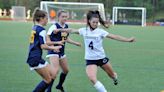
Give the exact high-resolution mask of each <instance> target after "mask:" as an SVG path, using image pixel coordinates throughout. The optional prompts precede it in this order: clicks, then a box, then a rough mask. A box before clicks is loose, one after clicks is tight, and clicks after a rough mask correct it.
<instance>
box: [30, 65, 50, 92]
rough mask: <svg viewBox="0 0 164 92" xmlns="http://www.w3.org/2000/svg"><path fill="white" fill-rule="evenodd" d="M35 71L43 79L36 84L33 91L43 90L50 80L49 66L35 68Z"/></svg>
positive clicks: (42, 91) (39, 91)
mask: <svg viewBox="0 0 164 92" xmlns="http://www.w3.org/2000/svg"><path fill="white" fill-rule="evenodd" d="M35 71H36V72H37V73H38V74H39V75H40V76H41V77H42V78H43V81H41V82H40V83H39V84H38V85H37V86H36V88H35V89H34V90H33V92H44V91H45V90H46V88H47V87H48V85H49V84H50V83H51V81H52V78H51V74H50V66H49V65H47V66H45V67H42V68H38V69H35Z"/></svg>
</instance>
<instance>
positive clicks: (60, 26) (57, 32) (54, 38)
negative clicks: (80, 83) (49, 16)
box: [47, 11, 81, 92]
mask: <svg viewBox="0 0 164 92" xmlns="http://www.w3.org/2000/svg"><path fill="white" fill-rule="evenodd" d="M57 16H58V22H56V23H54V24H53V25H52V26H51V27H50V28H49V30H48V32H47V43H48V44H49V45H54V43H56V44H59V45H62V48H61V49H60V52H55V51H53V50H49V51H48V55H47V57H48V58H49V60H50V64H51V69H52V71H51V72H52V76H53V79H55V78H56V76H57V73H58V71H59V68H60V67H61V68H62V73H61V74H60V79H59V83H58V85H57V86H56V89H59V90H61V92H65V91H64V88H63V83H64V81H65V78H66V76H67V74H68V71H69V69H68V64H67V58H66V55H65V42H68V43H71V44H74V45H77V46H81V44H80V43H78V42H75V41H73V40H71V39H70V38H69V37H68V35H69V34H68V33H67V32H66V31H67V30H69V29H68V25H67V24H66V21H67V17H68V13H67V12H66V11H59V12H58V13H57ZM52 85H53V83H52V84H51V85H50V86H49V88H48V90H47V92H51V87H52Z"/></svg>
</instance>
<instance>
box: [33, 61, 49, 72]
mask: <svg viewBox="0 0 164 92" xmlns="http://www.w3.org/2000/svg"><path fill="white" fill-rule="evenodd" d="M47 65H48V62H47V61H46V62H45V63H44V64H39V65H38V66H35V67H30V70H35V69H40V68H43V67H46V66H47Z"/></svg>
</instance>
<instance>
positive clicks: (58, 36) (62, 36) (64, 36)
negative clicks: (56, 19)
mask: <svg viewBox="0 0 164 92" xmlns="http://www.w3.org/2000/svg"><path fill="white" fill-rule="evenodd" d="M62 28H68V25H67V24H65V25H64V27H62V26H61V25H60V24H59V23H55V24H53V25H52V26H51V27H50V28H49V30H48V33H47V34H48V35H49V36H50V40H51V41H62V40H66V39H67V37H68V35H69V34H68V33H66V32H58V33H56V34H54V32H53V31H54V30H55V29H62ZM55 46H57V45H55ZM64 49H65V43H64V45H62V48H61V49H60V52H59V53H57V52H54V51H52V50H49V51H48V54H64Z"/></svg>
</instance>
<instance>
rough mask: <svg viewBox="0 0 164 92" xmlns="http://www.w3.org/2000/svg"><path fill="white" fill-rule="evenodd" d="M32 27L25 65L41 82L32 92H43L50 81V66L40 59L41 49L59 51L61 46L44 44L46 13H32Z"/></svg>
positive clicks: (37, 10) (38, 11)
mask: <svg viewBox="0 0 164 92" xmlns="http://www.w3.org/2000/svg"><path fill="white" fill-rule="evenodd" d="M33 22H34V26H33V28H32V31H31V37H30V46H29V54H28V59H27V63H28V64H29V66H30V69H31V70H35V71H36V72H37V73H38V74H39V75H40V76H41V77H42V78H43V80H42V81H41V82H40V83H39V84H38V85H37V86H36V87H35V89H34V90H33V92H44V91H45V89H46V88H47V87H48V85H49V84H50V83H51V81H52V77H51V74H50V66H49V65H48V63H47V62H46V61H45V60H43V59H42V49H45V50H55V51H57V52H58V51H59V49H60V48H61V46H56V47H55V46H48V45H47V44H46V42H45V38H46V31H45V28H44V27H43V26H45V25H46V24H47V13H46V12H45V11H41V10H39V9H35V11H34V13H33Z"/></svg>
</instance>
